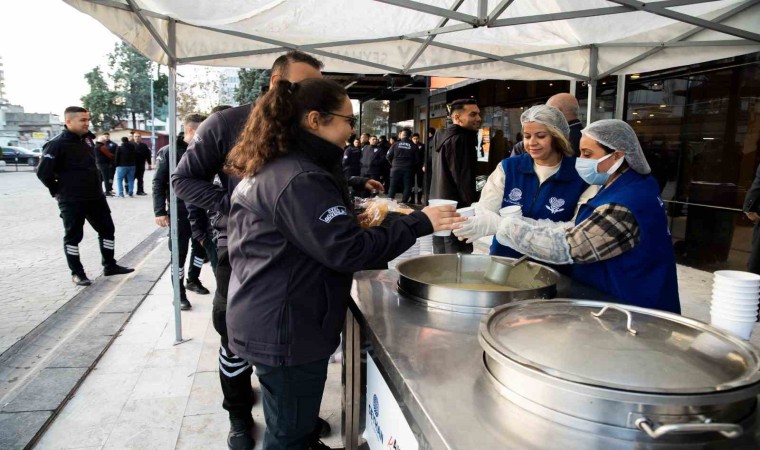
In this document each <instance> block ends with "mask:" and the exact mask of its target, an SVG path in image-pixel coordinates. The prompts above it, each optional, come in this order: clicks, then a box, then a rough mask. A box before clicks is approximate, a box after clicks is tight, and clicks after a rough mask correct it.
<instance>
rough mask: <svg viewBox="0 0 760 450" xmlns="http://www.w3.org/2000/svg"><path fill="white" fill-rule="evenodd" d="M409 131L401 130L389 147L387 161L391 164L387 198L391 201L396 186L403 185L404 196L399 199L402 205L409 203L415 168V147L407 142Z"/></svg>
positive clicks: (410, 142) (394, 194)
mask: <svg viewBox="0 0 760 450" xmlns="http://www.w3.org/2000/svg"><path fill="white" fill-rule="evenodd" d="M411 134H412V133H411V132H410V131H409V130H406V129H404V130H401V133H399V137H400V139H399V140H398V141H397V142H395V143H394V144H393V145H391V149H390V150H388V156H387V158H388V161H390V163H391V185H390V189H388V197H390V198H391V199H393V198H394V197H395V196H396V192H397V189H398V186H399V185H400V184H401V185H403V186H404V187H403V189H404V194H403V196H402V197H401V202H402V203H407V202H409V200H410V198H411V196H412V187H414V172H415V170H416V169H415V168H416V167H417V145H416V144H414V143H413V142H412V141H411V140H409V135H411Z"/></svg>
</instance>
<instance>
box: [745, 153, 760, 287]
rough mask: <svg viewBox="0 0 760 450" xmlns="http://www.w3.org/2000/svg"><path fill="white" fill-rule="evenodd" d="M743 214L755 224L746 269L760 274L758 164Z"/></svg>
mask: <svg viewBox="0 0 760 450" xmlns="http://www.w3.org/2000/svg"><path fill="white" fill-rule="evenodd" d="M743 210H744V214H746V215H747V218H748V219H749V220H751V221H752V223H754V224H755V226H754V227H753V229H752V250H751V252H750V254H749V260H748V261H747V271H749V272H752V273H756V274H758V275H760V165H758V166H757V170H756V171H755V179H754V181H752V186H750V188H749V190H748V191H747V196H746V197H745V198H744V208H743Z"/></svg>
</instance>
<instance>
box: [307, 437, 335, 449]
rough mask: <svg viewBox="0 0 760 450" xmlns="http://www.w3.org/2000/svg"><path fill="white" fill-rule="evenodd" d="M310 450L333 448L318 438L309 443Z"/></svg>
mask: <svg viewBox="0 0 760 450" xmlns="http://www.w3.org/2000/svg"><path fill="white" fill-rule="evenodd" d="M309 450H332V449H331V448H330V447H328V446H327V445H325V443H324V442H322V441H321V440H319V439H317V440H316V441H314V442H312V443H310V444H309Z"/></svg>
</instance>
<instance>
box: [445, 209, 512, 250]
mask: <svg viewBox="0 0 760 450" xmlns="http://www.w3.org/2000/svg"><path fill="white" fill-rule="evenodd" d="M500 220H501V217H499V215H498V214H497V213H495V212H493V211H489V210H487V209H480V208H477V209H476V213H475V216H473V217H468V218H467V221H466V222H464V223H462V227H461V228H457V229H456V230H454V235H455V236H456V237H458V238H459V240H460V241H464V240H466V241H467V243H468V244H471V243H473V242H475V241H477V240H478V239H480V238H482V237H483V236H490V235H492V234H496V230H497V229H498V228H499V221H500Z"/></svg>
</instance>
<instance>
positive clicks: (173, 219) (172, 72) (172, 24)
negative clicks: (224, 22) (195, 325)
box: [167, 19, 185, 345]
mask: <svg viewBox="0 0 760 450" xmlns="http://www.w3.org/2000/svg"><path fill="white" fill-rule="evenodd" d="M168 31H169V48H170V49H171V50H172V54H173V53H174V52H173V50H174V49H175V48H176V45H177V23H176V21H175V20H174V19H170V20H169V27H168ZM167 57H168V58H169V177H170V180H171V175H172V174H174V171H175V170H176V169H177V59H176V58H174V57H173V56H171V55H168V54H167ZM177 214H178V213H177V194H176V193H175V192H174V186H173V185H172V183H171V181H170V182H169V222H170V224H169V235H170V236H171V243H172V245H171V249H172V255H171V256H172V266H171V273H172V288H173V289H172V291H173V293H174V302H173V304H174V345H177V344H181V343H183V342H185V340H184V339H182V314H181V312H180V311H181V307H180V306H181V305H180V295H179V293H180V283H181V282H182V281H181V280H180V278H179V269H180V267H179V233H178V223H177V222H178V221H177V219H178V216H177Z"/></svg>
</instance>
